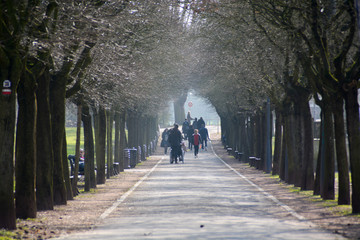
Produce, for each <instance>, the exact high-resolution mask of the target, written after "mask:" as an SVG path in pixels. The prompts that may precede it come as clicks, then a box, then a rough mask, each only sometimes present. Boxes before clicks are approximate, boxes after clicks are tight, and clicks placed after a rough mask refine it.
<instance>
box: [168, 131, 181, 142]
mask: <svg viewBox="0 0 360 240" xmlns="http://www.w3.org/2000/svg"><path fill="white" fill-rule="evenodd" d="M181 141H182V135H181V132H180V131H179V129H176V128H173V129H171V130H170V132H169V139H168V142H169V144H170V146H180V144H181Z"/></svg>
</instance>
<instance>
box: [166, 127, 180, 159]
mask: <svg viewBox="0 0 360 240" xmlns="http://www.w3.org/2000/svg"><path fill="white" fill-rule="evenodd" d="M168 141H169V144H170V147H171V154H172V157H173V159H174V160H175V163H177V157H178V156H179V155H181V142H182V135H181V132H180V130H179V125H178V124H177V123H175V124H174V127H173V128H172V129H171V130H170V132H169V139H168Z"/></svg>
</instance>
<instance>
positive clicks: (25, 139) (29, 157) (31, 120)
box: [15, 73, 37, 219]
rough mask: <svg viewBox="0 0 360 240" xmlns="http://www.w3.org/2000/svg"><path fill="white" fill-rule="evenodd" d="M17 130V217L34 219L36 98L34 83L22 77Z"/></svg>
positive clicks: (26, 74)
mask: <svg viewBox="0 0 360 240" xmlns="http://www.w3.org/2000/svg"><path fill="white" fill-rule="evenodd" d="M18 106H19V108H18V121H17V128H16V165H15V176H16V190H15V200H16V201H15V204H16V217H17V218H21V219H27V218H36V211H37V210H36V197H35V196H36V193H35V179H36V162H35V158H36V138H35V135H36V133H35V130H36V98H35V81H34V80H33V79H32V77H31V76H30V75H29V74H28V73H25V74H24V75H23V76H22V78H21V80H20V83H19V86H18Z"/></svg>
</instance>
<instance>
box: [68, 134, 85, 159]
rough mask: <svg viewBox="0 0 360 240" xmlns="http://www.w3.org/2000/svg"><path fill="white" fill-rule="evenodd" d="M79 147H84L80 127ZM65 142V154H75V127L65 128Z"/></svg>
mask: <svg viewBox="0 0 360 240" xmlns="http://www.w3.org/2000/svg"><path fill="white" fill-rule="evenodd" d="M80 135H81V137H80V148H84V129H83V128H81V133H80ZM66 143H67V154H68V155H75V146H76V127H67V128H66Z"/></svg>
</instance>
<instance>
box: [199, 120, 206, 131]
mask: <svg viewBox="0 0 360 240" xmlns="http://www.w3.org/2000/svg"><path fill="white" fill-rule="evenodd" d="M197 125H198V127H199V131H200V128H201V127H202V125H204V127H205V121H204V119H203V118H202V117H200V119H199V120H198V122H197Z"/></svg>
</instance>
